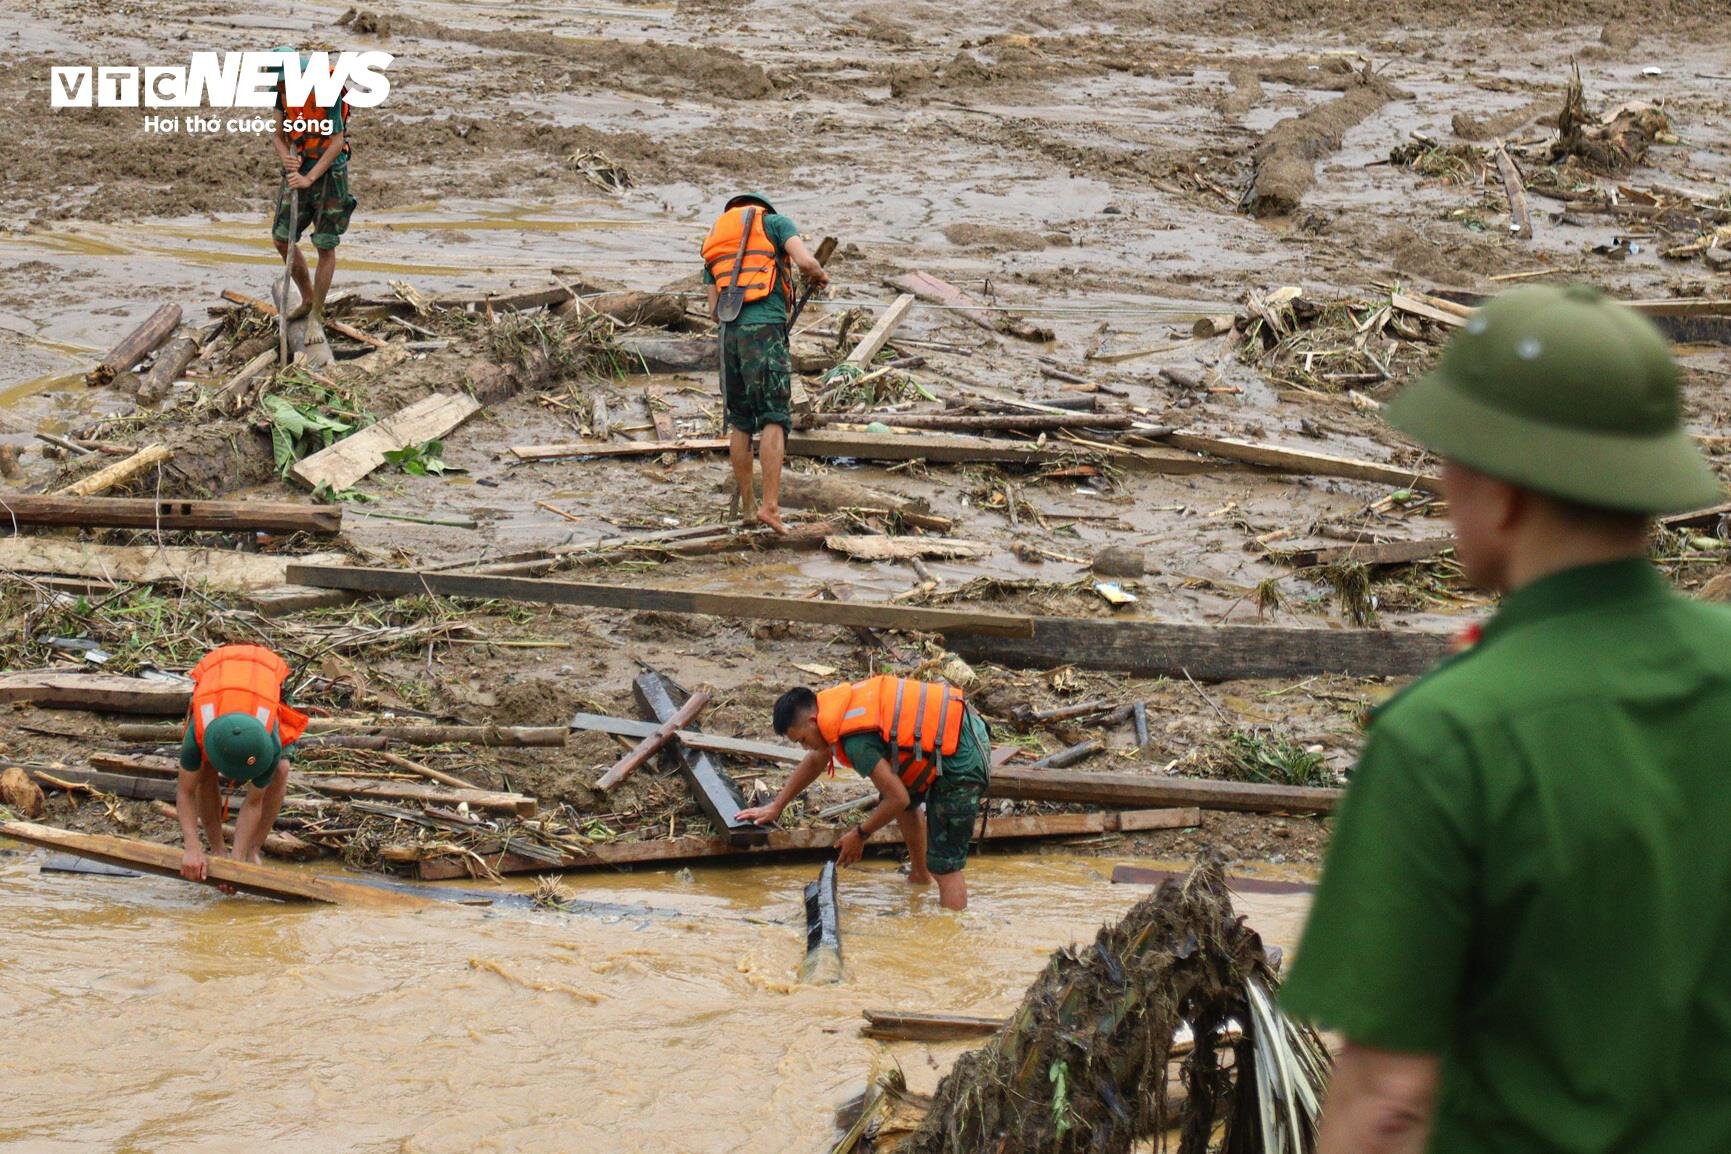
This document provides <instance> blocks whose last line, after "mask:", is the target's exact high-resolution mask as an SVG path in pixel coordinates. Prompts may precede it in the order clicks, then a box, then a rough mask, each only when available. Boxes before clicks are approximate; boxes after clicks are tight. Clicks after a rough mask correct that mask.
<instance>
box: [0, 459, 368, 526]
mask: <svg viewBox="0 0 1731 1154" xmlns="http://www.w3.org/2000/svg"><path fill="white" fill-rule="evenodd" d="M128 459H130V458H128ZM0 502H3V505H0V522H6V521H16V522H17V523H18V524H20V525H56V526H62V525H64V526H77V527H80V528H105V529H223V530H231V531H243V530H256V531H259V532H267V533H318V534H323V535H327V536H328V535H330V534H333V533H340V532H342V528H343V507H342V506H341V505H300V504H294V503H291V502H288V501H186V500H178V499H161V500H158V499H154V498H150V497H68V496H61V495H58V494H37V493H9V494H7V495H6V496H5V497H4V498H0Z"/></svg>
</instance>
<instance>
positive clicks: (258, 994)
mask: <svg viewBox="0 0 1731 1154" xmlns="http://www.w3.org/2000/svg"><path fill="white" fill-rule="evenodd" d="M40 860H41V859H40V855H38V854H35V853H15V854H4V855H0V975H3V980H0V1016H3V1017H4V1018H5V1020H6V1021H7V1023H8V1029H7V1033H6V1044H5V1045H4V1046H3V1047H0V1084H4V1085H5V1086H7V1087H8V1103H9V1104H8V1106H7V1109H6V1110H5V1111H4V1112H3V1115H0V1148H5V1149H17V1150H30V1151H42V1152H45V1154H53V1152H59V1151H73V1150H91V1149H102V1150H113V1151H151V1150H166V1149H183V1150H184V1149H198V1150H211V1151H228V1150H236V1151H239V1150H254V1149H258V1148H259V1143H261V1142H264V1143H267V1144H268V1145H271V1146H273V1147H274V1146H277V1145H278V1144H280V1146H281V1148H284V1149H296V1150H307V1151H321V1150H346V1151H361V1152H378V1154H386V1152H389V1154H404V1152H411V1151H413V1152H417V1154H438V1152H443V1151H464V1152H467V1151H516V1150H523V1151H550V1150H583V1151H589V1152H597V1154H599V1152H606V1151H638V1150H656V1149H661V1150H680V1151H734V1150H739V1149H743V1148H745V1147H746V1146H747V1145H748V1144H749V1145H751V1146H752V1147H754V1148H757V1149H765V1150H790V1151H794V1150H809V1151H817V1150H821V1149H823V1148H825V1144H826V1142H827V1141H828V1140H829V1139H831V1138H832V1137H833V1134H834V1131H833V1127H832V1112H833V1110H834V1108H835V1107H836V1106H837V1105H838V1104H840V1103H841V1102H842V1101H843V1100H844V1099H845V1098H847V1097H848V1096H849V1095H851V1094H853V1093H854V1092H856V1091H857V1090H858V1089H859V1088H860V1087H861V1086H862V1085H863V1084H864V1082H865V1080H866V1079H867V1078H868V1077H869V1076H870V1074H871V1071H872V1070H873V1068H874V1066H881V1065H883V1064H884V1063H885V1061H886V1060H887V1059H893V1060H894V1061H896V1062H898V1063H899V1064H900V1065H901V1066H902V1068H903V1069H904V1070H905V1071H906V1072H907V1074H908V1077H909V1081H910V1083H911V1084H912V1085H913V1086H914V1087H915V1088H916V1089H927V1090H929V1089H930V1088H931V1087H932V1086H933V1085H935V1083H936V1081H937V1078H938V1077H939V1075H940V1074H941V1072H942V1071H944V1070H947V1069H948V1068H949V1066H950V1063H951V1062H952V1061H953V1060H954V1058H955V1056H956V1054H958V1053H959V1052H961V1050H962V1048H963V1047H962V1046H961V1045H960V1044H956V1043H946V1044H941V1045H933V1046H928V1045H924V1044H916V1043H895V1044H883V1043H878V1042H873V1041H869V1040H865V1039H862V1038H860V1037H859V1033H858V1030H859V1026H860V1024H861V1019H860V1012H861V1011H862V1010H863V1009H866V1008H868V1007H870V1008H894V1009H918V1010H951V1011H956V1012H963V1013H976V1014H999V1013H1005V1012H1008V1011H1009V1010H1010V1009H1012V1008H1013V1007H1014V1006H1015V1005H1016V1004H1017V1002H1018V1001H1019V999H1020V997H1021V994H1022V992H1023V990H1024V989H1025V988H1026V986H1027V984H1028V983H1029V982H1030V981H1032V980H1033V978H1034V977H1035V975H1036V974H1037V973H1038V971H1039V969H1040V967H1041V966H1042V965H1043V964H1044V963H1045V960H1046V958H1047V957H1048V956H1049V955H1050V953H1051V952H1052V950H1053V949H1055V948H1057V947H1059V946H1061V945H1064V944H1067V943H1070V942H1074V941H1088V940H1091V938H1092V935H1093V933H1094V930H1095V929H1096V928H1097V927H1098V926H1099V925H1100V924H1101V923H1102V922H1104V921H1106V920H1110V919H1114V918H1116V917H1118V916H1120V915H1121V914H1122V913H1123V912H1124V911H1125V910H1126V909H1128V908H1129V906H1130V905H1131V904H1133V903H1134V902H1135V901H1136V900H1137V899H1138V898H1140V897H1141V896H1142V895H1143V894H1144V893H1145V892H1146V889H1145V888H1144V887H1139V886H1125V885H1112V884H1110V883H1109V882H1108V880H1107V879H1108V877H1109V876H1110V873H1111V867H1112V860H1111V859H1108V858H1077V857H1071V856H1067V855H1044V856H1009V855H999V854H991V855H986V856H983V857H981V858H979V859H977V860H976V861H974V862H972V863H970V866H969V870H968V873H969V878H970V882H971V885H972V888H973V905H972V906H971V908H970V909H969V910H968V911H967V912H966V913H965V914H962V915H960V916H952V915H949V914H946V913H943V912H942V911H940V910H939V909H938V908H937V906H936V902H935V898H934V896H933V895H931V894H930V893H921V892H913V891H910V888H909V887H908V885H907V883H906V882H905V881H904V880H903V879H902V878H901V876H900V875H899V874H897V873H896V872H895V869H894V867H893V866H892V865H890V864H888V863H875V862H873V863H867V864H865V865H864V866H863V867H858V868H855V869H851V870H848V871H845V872H844V873H843V875H842V885H841V897H842V942H843V953H844V959H845V965H846V977H845V980H844V981H843V982H842V983H841V984H839V985H835V986H801V985H799V984H798V981H797V968H798V964H799V962H800V960H801V957H802V956H803V952H804V920H803V917H804V915H803V906H802V904H801V901H800V890H801V887H802V886H803V885H804V883H805V882H806V881H808V880H810V878H811V877H813V876H815V871H816V868H817V867H816V865H815V864H812V863H793V864H776V865H765V866H759V867H744V868H717V869H707V870H700V871H697V872H696V873H695V874H694V875H691V876H689V877H687V876H682V875H681V874H680V873H678V872H676V871H674V870H664V871H657V872H653V873H643V874H631V875H612V876H593V877H587V876H586V877H580V878H579V877H570V878H567V879H565V880H566V882H567V884H568V886H569V887H570V888H571V889H572V890H573V891H574V892H575V893H576V894H577V896H578V897H580V898H584V899H590V900H597V901H606V902H617V903H628V904H641V905H644V906H649V907H654V908H656V909H659V910H667V911H675V914H676V916H651V915H626V916H620V915H606V916H588V915H566V914H553V913H546V912H530V911H523V910H509V911H496V912H495V911H482V910H476V909H472V908H467V907H460V906H452V907H440V908H436V909H433V910H431V911H428V912H425V913H420V914H404V915H395V916H390V915H387V916H380V915H377V914H373V913H359V912H353V911H349V910H345V909H341V908H302V907H288V906H283V905H278V904H276V903H272V902H266V901H258V900H250V899H244V898H243V899H225V898H222V897H220V896H218V895H216V894H214V893H213V892H210V891H205V890H198V889H194V888H192V887H190V886H185V885H182V884H180V883H178V882H175V881H172V880H168V879H161V878H154V877H144V878H136V879H116V878H105V877H90V876H82V875H48V874H40V873H39V872H38V867H39V864H40ZM1163 864H1165V865H1166V866H1167V867H1168V868H1171V867H1175V866H1177V864H1178V863H1163ZM1180 868H1181V867H1180ZM1283 876H1299V875H1297V874H1292V873H1288V874H1286V875H1283ZM1307 905H1308V898H1307V897H1305V896H1303V895H1282V896H1273V895H1258V894H1252V895H1244V896H1242V897H1240V898H1238V899H1237V906H1238V909H1239V911H1240V912H1241V913H1244V914H1246V915H1247V916H1248V917H1249V919H1250V922H1251V924H1252V925H1254V926H1255V927H1256V928H1257V929H1258V930H1260V931H1261V932H1262V933H1263V935H1264V937H1265V939H1266V940H1267V941H1268V942H1269V943H1270V944H1274V945H1285V946H1290V945H1291V943H1292V942H1293V940H1294V939H1295V938H1296V936H1297V933H1298V930H1299V926H1300V923H1301V920H1302V917H1303V915H1304V912H1305V910H1306V908H1307Z"/></svg>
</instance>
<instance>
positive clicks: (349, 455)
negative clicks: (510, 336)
mask: <svg viewBox="0 0 1731 1154" xmlns="http://www.w3.org/2000/svg"><path fill="white" fill-rule="evenodd" d="M480 411H481V403H480V402H479V401H477V400H475V398H473V397H471V396H469V395H468V394H467V393H434V394H433V395H432V396H430V397H424V398H422V399H421V400H419V401H416V402H415V403H414V404H412V405H410V406H408V407H407V408H404V409H399V410H398V411H397V412H395V413H393V414H392V415H391V416H389V417H386V418H385V419H384V420H382V421H380V422H379V423H378V424H376V425H369V426H367V427H366V428H364V429H362V430H361V431H360V432H358V433H354V434H351V435H350V436H347V437H344V438H343V439H342V440H340V441H338V442H337V443H336V444H334V445H332V446H330V447H329V448H326V449H321V450H319V451H318V452H316V453H314V454H313V455H312V456H310V457H304V458H302V459H301V460H299V461H297V462H295V464H294V466H293V467H292V468H290V469H289V475H290V476H292V477H294V479H295V480H297V481H299V482H300V483H301V484H303V485H305V486H306V487H307V488H309V489H320V488H325V487H327V486H328V487H329V488H330V489H331V490H332V491H333V492H339V493H340V492H342V491H343V490H344V489H348V488H352V487H353V486H354V484H355V482H357V481H359V480H360V479H361V478H363V477H365V476H366V475H367V474H368V473H371V472H372V471H373V470H374V469H377V468H378V467H379V466H380V465H383V464H384V463H385V454H386V453H387V452H391V451H394V450H397V449H402V448H407V447H408V446H410V445H418V444H420V443H422V442H423V441H431V440H436V439H438V438H440V437H443V436H445V435H446V434H448V433H449V432H450V431H451V430H452V429H455V428H456V427H457V426H458V425H460V424H462V423H463V422H464V421H466V420H468V419H469V418H470V417H472V416H474V415H475V414H476V413H478V412H480Z"/></svg>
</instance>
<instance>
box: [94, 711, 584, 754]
mask: <svg viewBox="0 0 1731 1154" xmlns="http://www.w3.org/2000/svg"><path fill="white" fill-rule="evenodd" d="M338 733H342V734H360V735H374V736H380V737H384V738H386V739H388V740H390V741H394V742H400V743H402V744H403V745H446V744H451V745H484V746H504V747H515V748H547V747H552V746H560V745H564V744H565V733H566V730H565V727H564V726H559V725H517V726H496V725H399V724H396V723H393V722H388V721H369V720H366V719H364V718H330V717H315V718H313V719H312V721H311V722H310V723H308V725H307V735H308V736H309V737H321V736H324V735H327V734H338ZM115 736H117V737H118V738H120V740H122V741H171V740H172V741H179V740H180V730H178V729H174V728H173V727H170V726H165V725H121V726H119V727H117V728H116V729H115Z"/></svg>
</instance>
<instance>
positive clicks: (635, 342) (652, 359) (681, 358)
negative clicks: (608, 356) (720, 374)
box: [614, 333, 719, 373]
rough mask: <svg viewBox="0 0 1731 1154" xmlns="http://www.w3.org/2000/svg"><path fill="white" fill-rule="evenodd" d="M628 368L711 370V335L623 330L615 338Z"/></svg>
mask: <svg viewBox="0 0 1731 1154" xmlns="http://www.w3.org/2000/svg"><path fill="white" fill-rule="evenodd" d="M614 344H615V345H616V346H617V347H618V349H619V352H620V353H621V354H622V360H623V363H624V364H625V366H626V367H627V369H628V370H629V371H631V372H637V373H702V372H714V371H715V368H716V365H717V364H718V363H719V362H718V361H717V360H716V355H717V353H716V344H715V338H714V337H667V336H649V335H647V334H639V333H622V334H620V335H619V336H618V337H615V338H614Z"/></svg>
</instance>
